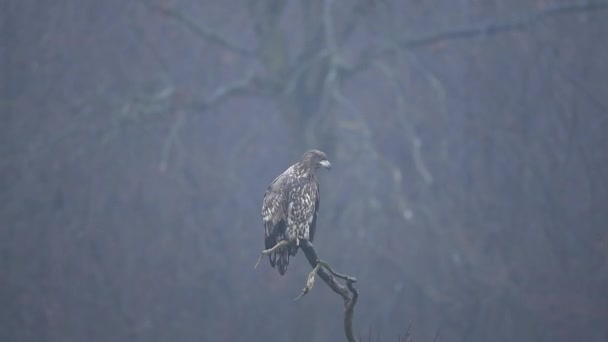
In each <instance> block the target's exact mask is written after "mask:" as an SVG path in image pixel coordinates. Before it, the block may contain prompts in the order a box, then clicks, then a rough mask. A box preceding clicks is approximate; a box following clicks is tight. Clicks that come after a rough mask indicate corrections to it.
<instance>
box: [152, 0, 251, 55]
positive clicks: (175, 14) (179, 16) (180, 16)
mask: <svg viewBox="0 0 608 342" xmlns="http://www.w3.org/2000/svg"><path fill="white" fill-rule="evenodd" d="M140 1H141V2H142V3H143V4H144V5H145V6H146V7H148V8H149V9H150V10H152V11H155V12H157V13H160V14H162V15H164V16H167V17H170V18H172V19H173V20H175V21H177V22H179V23H180V24H182V25H183V26H184V27H186V28H187V29H189V30H190V31H191V32H192V33H194V34H196V35H197V36H199V37H200V38H202V39H205V40H207V41H209V42H211V43H213V44H216V45H218V46H219V47H222V48H224V49H226V50H228V51H230V52H232V53H234V54H236V55H239V56H242V57H247V58H255V57H256V56H255V54H254V53H253V52H251V51H249V50H247V49H244V48H242V47H240V46H238V45H236V44H233V43H231V42H229V41H228V40H227V39H226V38H224V37H222V36H221V35H220V34H219V33H217V32H215V31H214V30H212V29H210V28H208V27H205V26H202V25H200V23H198V22H197V21H195V20H193V19H192V18H190V17H188V16H187V15H185V14H184V13H182V12H180V11H177V10H176V9H174V8H171V7H168V6H159V5H155V4H152V3H151V2H150V1H148V0H140Z"/></svg>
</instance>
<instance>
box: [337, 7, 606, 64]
mask: <svg viewBox="0 0 608 342" xmlns="http://www.w3.org/2000/svg"><path fill="white" fill-rule="evenodd" d="M598 10H608V1H605V0H604V1H588V2H584V3H566V4H557V5H551V6H547V7H545V8H543V9H541V10H538V11H534V12H528V13H522V14H518V15H515V16H513V17H511V18H509V19H505V20H499V21H495V22H486V23H482V24H475V25H469V26H463V27H460V28H450V29H446V30H442V31H439V32H432V33H428V34H422V35H417V36H414V37H409V38H405V39H404V40H402V41H399V42H390V43H389V44H387V45H386V46H384V47H381V48H378V49H375V50H373V51H369V52H367V53H364V54H363V56H362V57H361V58H360V60H359V61H358V62H357V63H355V65H354V66H351V67H345V66H342V67H343V70H341V71H343V73H344V74H345V75H353V74H356V73H358V72H359V71H363V70H365V69H367V68H368V67H369V66H371V64H372V63H373V62H374V60H376V59H377V58H380V57H382V56H384V55H386V54H387V53H390V52H393V51H395V50H396V49H411V48H419V47H425V46H430V45H433V44H437V43H441V42H444V41H451V40H459V39H468V38H475V37H480V36H484V37H488V36H494V35H498V34H502V33H508V32H512V31H516V30H523V29H526V28H529V27H532V26H535V25H538V24H540V23H541V22H542V21H543V20H544V19H547V18H549V17H553V16H556V15H559V14H565V13H578V12H589V11H598Z"/></svg>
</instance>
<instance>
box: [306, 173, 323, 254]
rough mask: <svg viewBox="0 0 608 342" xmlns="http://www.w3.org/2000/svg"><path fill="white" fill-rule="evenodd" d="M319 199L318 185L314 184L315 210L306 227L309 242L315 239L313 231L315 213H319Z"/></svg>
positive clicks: (315, 224) (315, 225) (315, 221)
mask: <svg viewBox="0 0 608 342" xmlns="http://www.w3.org/2000/svg"><path fill="white" fill-rule="evenodd" d="M320 198H321V196H319V184H316V183H315V191H314V199H315V200H314V203H315V210H314V213H313V217H312V222H310V225H309V227H308V234H309V238H310V242H312V240H313V239H314V238H315V229H316V227H317V212H318V211H319V200H320Z"/></svg>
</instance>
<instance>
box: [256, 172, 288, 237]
mask: <svg viewBox="0 0 608 342" xmlns="http://www.w3.org/2000/svg"><path fill="white" fill-rule="evenodd" d="M286 178H287V171H285V172H284V173H283V174H281V175H280V176H278V177H277V178H276V179H275V180H274V181H273V182H272V183H270V185H269V186H268V190H266V193H264V201H263V203H262V220H263V221H264V229H265V238H266V240H267V241H268V240H274V237H275V236H276V235H277V234H278V233H283V231H284V230H285V221H286V220H287V207H286V206H287V196H286V192H287V191H286V189H285V180H286ZM270 237H273V239H269V238H270ZM273 243H274V242H273ZM273 246H274V244H273V245H271V246H270V247H273ZM270 247H267V248H270Z"/></svg>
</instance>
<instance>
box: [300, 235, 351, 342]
mask: <svg viewBox="0 0 608 342" xmlns="http://www.w3.org/2000/svg"><path fill="white" fill-rule="evenodd" d="M300 248H302V251H303V252H304V255H305V256H306V259H308V263H309V264H310V266H311V267H312V268H313V271H312V272H311V273H310V275H309V276H308V281H307V284H306V287H304V290H302V294H300V296H299V297H298V298H296V299H299V298H301V297H302V296H303V295H305V294H306V293H308V291H309V290H310V288H312V284H313V283H314V277H315V275H319V277H320V278H321V279H322V280H323V281H324V282H325V284H327V286H329V288H331V289H332V291H334V292H335V293H337V294H339V295H340V296H341V297H342V299H343V300H344V333H345V334H346V339H347V340H348V341H349V342H357V339H356V338H355V335H354V334H353V314H354V309H355V305H357V299H358V297H359V291H357V289H355V287H354V286H353V284H354V283H355V282H356V281H357V279H355V278H353V277H351V276H347V275H344V274H341V273H338V272H335V271H334V270H333V269H332V268H331V267H330V266H329V264H327V263H326V262H324V261H321V260H319V257H318V256H317V251H316V250H315V247H314V246H313V244H312V243H310V242H309V241H307V240H302V241H301V242H300ZM334 276H335V277H337V278H340V279H344V280H345V281H346V286H344V285H342V284H341V283H339V282H338V281H337V280H336V279H335V278H334Z"/></svg>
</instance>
